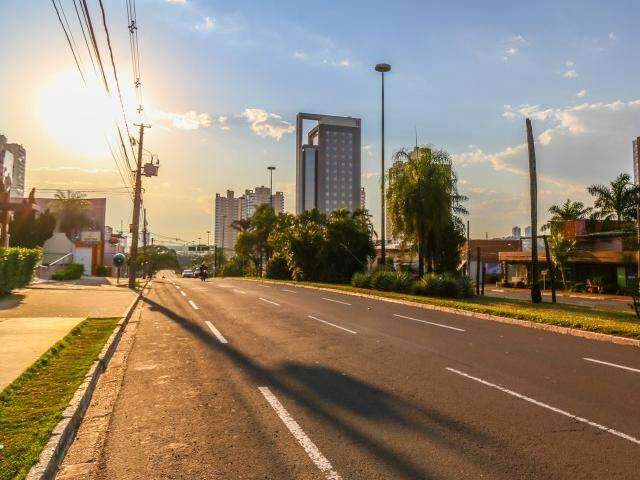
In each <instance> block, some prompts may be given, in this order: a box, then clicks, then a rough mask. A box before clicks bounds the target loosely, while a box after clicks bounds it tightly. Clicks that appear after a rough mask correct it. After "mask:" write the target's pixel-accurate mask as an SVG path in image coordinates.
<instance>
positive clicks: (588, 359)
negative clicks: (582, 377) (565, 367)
mask: <svg viewBox="0 0 640 480" xmlns="http://www.w3.org/2000/svg"><path fill="white" fill-rule="evenodd" d="M583 360H586V361H587V362H594V363H601V364H602V365H609V366H610V367H616V368H622V369H623V370H629V371H630V372H636V373H640V369H637V368H631V367H625V366H624V365H618V364H616V363H609V362H604V361H602V360H596V359H595V358H586V357H585V358H584V359H583Z"/></svg>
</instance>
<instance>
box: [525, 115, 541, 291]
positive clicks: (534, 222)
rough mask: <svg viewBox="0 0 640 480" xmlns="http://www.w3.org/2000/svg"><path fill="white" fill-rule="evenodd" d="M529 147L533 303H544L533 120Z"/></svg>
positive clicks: (528, 130) (528, 129)
mask: <svg viewBox="0 0 640 480" xmlns="http://www.w3.org/2000/svg"><path fill="white" fill-rule="evenodd" d="M526 126H527V145H528V147H529V190H530V195H531V301H532V302H533V303H541V302H542V294H541V293H540V285H538V272H539V266H538V177H537V172H536V148H535V145H534V143H533V129H532V128H531V120H530V119H528V118H527V119H526Z"/></svg>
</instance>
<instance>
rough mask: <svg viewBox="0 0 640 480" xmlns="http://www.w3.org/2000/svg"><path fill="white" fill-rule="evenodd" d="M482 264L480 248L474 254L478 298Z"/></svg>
mask: <svg viewBox="0 0 640 480" xmlns="http://www.w3.org/2000/svg"><path fill="white" fill-rule="evenodd" d="M481 264H482V258H481V252H480V247H478V249H477V253H476V295H477V296H480V265H481Z"/></svg>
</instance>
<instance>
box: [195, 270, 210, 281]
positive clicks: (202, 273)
mask: <svg viewBox="0 0 640 480" xmlns="http://www.w3.org/2000/svg"><path fill="white" fill-rule="evenodd" d="M198 276H199V277H200V280H202V281H203V282H205V281H206V280H207V277H208V276H209V274H208V273H207V271H206V270H200V273H199V274H198Z"/></svg>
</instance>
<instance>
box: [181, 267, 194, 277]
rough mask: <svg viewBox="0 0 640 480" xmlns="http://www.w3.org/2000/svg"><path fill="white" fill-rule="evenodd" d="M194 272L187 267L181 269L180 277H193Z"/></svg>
mask: <svg viewBox="0 0 640 480" xmlns="http://www.w3.org/2000/svg"><path fill="white" fill-rule="evenodd" d="M195 276H196V274H195V273H194V271H193V270H191V269H187V270H183V271H182V278H195Z"/></svg>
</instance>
